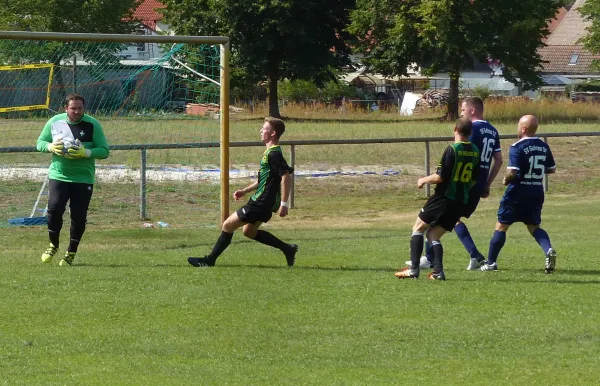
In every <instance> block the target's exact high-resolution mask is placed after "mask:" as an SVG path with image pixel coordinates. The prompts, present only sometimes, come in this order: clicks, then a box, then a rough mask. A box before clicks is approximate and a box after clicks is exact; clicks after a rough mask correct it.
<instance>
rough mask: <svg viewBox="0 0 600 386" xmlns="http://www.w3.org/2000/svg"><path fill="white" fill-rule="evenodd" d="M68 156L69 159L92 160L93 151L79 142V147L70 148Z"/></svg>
mask: <svg viewBox="0 0 600 386" xmlns="http://www.w3.org/2000/svg"><path fill="white" fill-rule="evenodd" d="M67 155H68V158H90V157H91V155H92V151H91V150H90V149H86V148H85V146H83V144H81V142H79V143H78V144H77V145H74V146H71V147H70V148H69V151H68V152H67Z"/></svg>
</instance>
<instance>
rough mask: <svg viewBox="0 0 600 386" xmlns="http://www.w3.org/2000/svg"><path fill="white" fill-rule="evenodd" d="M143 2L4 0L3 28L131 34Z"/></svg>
mask: <svg viewBox="0 0 600 386" xmlns="http://www.w3.org/2000/svg"><path fill="white" fill-rule="evenodd" d="M139 2H140V0H95V1H82V0H54V1H48V0H5V1H4V2H3V3H2V7H0V29H2V30H11V31H48V32H96V33H131V32H132V31H133V30H134V28H135V26H136V24H137V23H135V22H134V21H133V20H132V18H133V11H134V10H135V8H136V7H137V6H138V5H139Z"/></svg>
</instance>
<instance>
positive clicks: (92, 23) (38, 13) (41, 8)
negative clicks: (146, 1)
mask: <svg viewBox="0 0 600 386" xmlns="http://www.w3.org/2000/svg"><path fill="white" fill-rule="evenodd" d="M139 1H140V0H95V1H81V0H54V1H48V0H5V1H4V2H3V4H2V7H0V30H12V31H46V32H88V33H92V32H95V33H131V32H133V31H134V30H135V28H137V26H138V25H139V22H137V21H135V20H133V11H134V10H135V8H136V7H137V6H138V5H139ZM123 48H124V47H123V45H122V44H118V43H114V44H105V45H94V43H85V42H80V43H78V44H70V43H67V42H45V43H44V44H40V42H36V41H22V42H20V44H19V45H15V44H14V42H10V41H1V40H0V64H3V63H5V64H23V63H39V62H52V63H54V64H55V65H57V67H56V72H55V77H56V82H57V83H58V84H59V85H61V84H62V83H63V82H62V70H61V67H60V66H59V64H60V63H61V61H62V60H63V59H64V58H71V57H72V56H74V54H75V52H77V53H78V54H80V55H82V57H83V58H84V59H85V60H86V61H88V62H90V63H95V62H96V60H97V59H98V58H102V57H107V55H106V54H107V53H115V54H116V53H117V52H119V51H120V50H122V49H123ZM116 63H118V58H117V57H116V55H115V56H114V57H113V64H116ZM59 92H60V93H62V94H64V90H63V89H62V88H59Z"/></svg>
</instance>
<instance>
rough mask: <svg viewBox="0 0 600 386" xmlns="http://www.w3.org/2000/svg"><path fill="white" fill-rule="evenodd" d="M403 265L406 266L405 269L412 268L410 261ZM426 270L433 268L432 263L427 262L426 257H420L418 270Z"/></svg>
mask: <svg viewBox="0 0 600 386" xmlns="http://www.w3.org/2000/svg"><path fill="white" fill-rule="evenodd" d="M404 264H406V266H407V267H412V262H411V261H410V260H406V261H405V262H404ZM427 268H433V263H432V262H431V261H429V260H427V256H421V259H420V260H419V269H427Z"/></svg>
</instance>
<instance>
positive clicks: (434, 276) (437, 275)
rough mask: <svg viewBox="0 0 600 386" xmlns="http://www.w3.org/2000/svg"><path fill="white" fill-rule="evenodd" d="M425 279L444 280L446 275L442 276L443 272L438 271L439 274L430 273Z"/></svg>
mask: <svg viewBox="0 0 600 386" xmlns="http://www.w3.org/2000/svg"><path fill="white" fill-rule="evenodd" d="M427 278H428V279H429V280H446V275H445V274H444V271H440V272H439V273H433V272H430V273H429V275H427Z"/></svg>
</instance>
